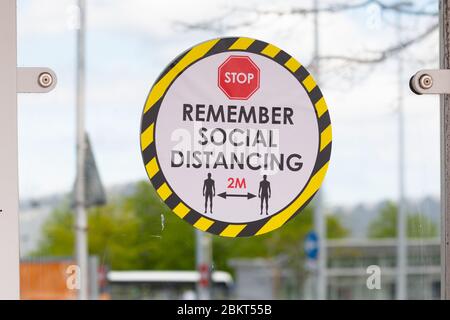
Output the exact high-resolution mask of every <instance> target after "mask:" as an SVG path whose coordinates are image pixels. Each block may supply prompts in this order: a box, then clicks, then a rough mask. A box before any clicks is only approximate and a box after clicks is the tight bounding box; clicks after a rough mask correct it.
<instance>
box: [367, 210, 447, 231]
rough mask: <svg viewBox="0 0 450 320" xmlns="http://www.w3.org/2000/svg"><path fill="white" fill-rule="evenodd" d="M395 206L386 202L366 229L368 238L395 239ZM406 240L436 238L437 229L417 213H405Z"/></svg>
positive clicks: (429, 220)
mask: <svg viewBox="0 0 450 320" xmlns="http://www.w3.org/2000/svg"><path fill="white" fill-rule="evenodd" d="M397 210H398V209H397V205H396V204H395V203H393V202H388V203H387V204H386V206H385V207H384V208H383V209H382V210H381V212H380V214H379V215H378V217H377V218H375V219H374V220H373V221H372V222H371V223H370V224H369V228H368V235H369V238H395V237H396V236H397ZM407 235H408V238H432V237H437V236H438V228H437V226H436V224H435V223H433V221H431V219H430V218H428V217H426V216H424V215H421V214H419V213H407Z"/></svg>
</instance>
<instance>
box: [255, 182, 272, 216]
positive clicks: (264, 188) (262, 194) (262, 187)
mask: <svg viewBox="0 0 450 320" xmlns="http://www.w3.org/2000/svg"><path fill="white" fill-rule="evenodd" d="M271 196H272V190H271V189H270V182H269V181H267V175H264V176H263V180H262V181H261V182H260V183H259V191H258V198H261V214H263V204H264V202H265V203H266V215H268V214H269V198H270V197H271Z"/></svg>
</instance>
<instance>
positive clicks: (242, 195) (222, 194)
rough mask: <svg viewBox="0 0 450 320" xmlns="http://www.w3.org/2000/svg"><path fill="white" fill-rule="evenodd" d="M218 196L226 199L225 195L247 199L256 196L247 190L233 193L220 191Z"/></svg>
mask: <svg viewBox="0 0 450 320" xmlns="http://www.w3.org/2000/svg"><path fill="white" fill-rule="evenodd" d="M218 196H219V197H221V198H224V199H226V198H227V197H236V198H247V200H248V199H251V198H254V197H256V196H255V195H254V194H253V193H250V192H247V194H233V193H226V192H222V193H219V194H218Z"/></svg>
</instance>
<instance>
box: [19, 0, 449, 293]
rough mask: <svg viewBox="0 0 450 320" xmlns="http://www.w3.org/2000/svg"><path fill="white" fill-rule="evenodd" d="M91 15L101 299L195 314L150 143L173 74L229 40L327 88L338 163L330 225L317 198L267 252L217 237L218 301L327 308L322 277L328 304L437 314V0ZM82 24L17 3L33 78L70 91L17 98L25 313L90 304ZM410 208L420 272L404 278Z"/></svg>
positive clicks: (71, 13) (187, 229) (94, 230)
mask: <svg viewBox="0 0 450 320" xmlns="http://www.w3.org/2000/svg"><path fill="white" fill-rule="evenodd" d="M86 2H87V5H86V30H85V34H86V56H85V59H86V97H85V98H86V99H85V102H86V115H85V119H86V128H87V132H88V135H89V141H90V148H91V151H92V155H93V156H92V158H91V157H88V163H89V164H88V170H87V172H88V173H87V175H86V178H87V180H86V182H87V184H88V186H89V190H91V191H92V192H89V194H88V199H89V200H90V202H91V204H92V206H90V208H89V209H88V239H89V240H88V241H89V255H90V259H89V268H88V270H89V298H90V299H180V298H184V299H195V298H196V297H197V291H196V288H197V279H198V278H199V277H200V276H199V273H198V272H197V271H196V262H195V261H196V255H195V254H196V251H195V239H196V238H195V231H194V228H192V227H191V226H190V225H189V224H187V223H185V222H183V221H181V220H180V219H179V218H178V217H177V216H176V215H174V214H173V213H171V212H170V210H169V209H168V208H167V207H166V206H165V205H164V203H162V202H161V201H160V200H159V198H158V196H157V194H156V192H155V191H154V189H153V187H151V185H150V183H149V182H148V178H147V176H146V172H145V169H144V166H143V164H142V160H141V155H140V150H139V136H138V135H139V126H140V118H141V113H142V108H143V105H144V102H145V100H146V98H147V95H148V92H149V90H150V88H151V85H152V83H153V82H154V81H155V80H156V79H157V77H158V75H159V74H160V72H161V71H162V70H163V69H164V68H165V67H166V66H167V65H168V64H169V63H170V62H171V60H172V59H174V58H175V57H176V56H178V55H179V54H180V53H181V52H183V51H184V50H186V49H187V48H189V47H191V46H193V45H195V44H197V43H199V42H202V41H205V40H207V39H211V38H216V37H223V36H249V37H252V38H257V39H261V40H263V41H266V42H269V43H273V44H274V45H276V46H278V47H280V48H282V49H283V50H285V51H286V52H288V53H289V54H290V55H292V56H293V57H295V58H297V59H298V60H299V61H300V62H301V63H302V64H303V66H305V67H306V68H307V69H308V70H309V71H310V72H311V73H312V75H313V76H314V77H315V78H316V81H317V83H318V84H319V85H320V87H321V90H322V91H323V94H324V97H325V99H326V101H327V104H328V107H329V112H330V116H331V121H332V125H333V151H332V156H331V162H330V166H329V171H328V174H327V177H326V179H325V185H324V186H323V188H322V189H321V192H320V196H321V197H320V198H321V204H322V205H321V207H322V209H323V210H317V208H320V207H319V206H318V201H317V197H316V199H315V200H314V201H312V202H311V203H310V204H309V205H308V206H307V207H306V208H305V209H304V210H303V212H302V213H300V214H299V215H298V216H297V217H296V218H295V219H293V220H292V221H290V222H288V223H287V224H286V225H285V226H283V227H282V228H280V229H278V230H275V231H273V232H271V233H268V234H266V235H263V236H258V237H252V238H238V239H229V238H221V237H218V236H212V241H213V246H212V247H213V259H212V261H213V263H212V271H213V276H212V285H211V288H210V289H211V290H210V293H211V297H212V298H220V299H222V298H224V299H237V298H239V299H250V298H257V299H258V298H260V299H317V298H320V297H321V296H320V290H319V289H318V283H320V282H319V281H318V277H319V276H323V277H324V279H325V286H326V287H325V291H324V292H325V296H322V298H326V299H396V298H402V297H403V298H407V299H438V298H439V295H440V269H439V266H440V238H439V231H440V226H439V224H440V213H439V188H440V181H439V179H440V176H439V172H440V171H439V167H440V163H439V159H440V155H439V152H440V151H439V133H440V131H439V127H440V124H439V106H438V105H439V104H438V98H437V97H436V96H420V97H419V96H416V95H414V94H412V93H411V91H410V89H409V87H408V81H409V77H410V76H411V75H413V74H414V73H415V72H416V71H418V70H420V69H433V68H437V67H438V48H439V42H438V1H437V0H432V1H423V0H420V1H419V0H416V1H393V0H392V1H386V4H385V5H384V6H382V5H381V3H380V2H377V1H374V2H371V1H356V0H352V1H341V0H318V1H317V7H316V8H318V10H316V9H314V8H315V7H314V1H301V2H299V1H289V0H279V1H276V2H274V1H269V0H263V1H261V0H257V1H256V0H252V1H246V2H243V1H237V0H227V1H223V0H220V1H206V0H195V1H182V0H177V1H175V0H170V1H169V0H167V1H119V0H113V1H112V0H108V1H106V0H92V1H86ZM78 14H79V8H78V6H77V1H74V0H61V1H50V0H48V1H47V0H33V1H31V0H18V63H19V65H21V66H22V65H23V66H36V65H38V66H48V67H51V68H52V69H53V70H55V72H56V74H57V75H58V86H57V89H55V90H54V91H53V92H51V93H49V94H46V95H39V96H37V95H21V96H20V98H19V108H18V112H19V165H20V166H19V170H20V195H21V198H20V246H21V297H22V298H23V299H55V298H57V299H75V298H76V297H77V292H78V290H77V288H78V286H79V278H78V277H77V275H78V273H77V271H78V269H77V265H76V262H75V258H74V257H75V256H74V248H75V229H74V219H75V218H74V217H75V214H74V198H73V193H72V191H73V188H74V181H75V174H76V172H75V169H76V136H75V133H76V127H75V119H76V118H75V115H76V96H77V91H76V74H77V65H76V61H77V60H76V55H77V51H76V49H77V43H76V32H77V28H78V25H79V24H78ZM315 19H318V25H317V28H316V27H315ZM402 150H403V152H402ZM94 164H95V166H94ZM97 171H98V173H97ZM99 183H101V184H99ZM100 186H103V187H104V190H105V192H106V197H107V202H106V204H102V192H101V187H100ZM402 190H403V191H402ZM399 207H400V208H402V210H400V211H401V212H403V215H404V217H405V232H406V235H407V241H406V246H405V249H404V251H403V252H405V256H406V258H407V259H406V267H405V268H404V269H399V268H397V265H398V261H399V259H398V258H399V252H400V253H401V252H402V251H401V250H399V249H398V248H399V247H398V244H399V241H398V238H397V236H398V234H399V233H398V232H397V230H398V228H397V225H398V224H397V218H398V211H399V209H398V208H399ZM321 212H322V214H323V215H324V219H325V220H326V227H327V228H326V229H327V231H326V235H327V239H326V241H325V248H326V250H325V251H322V252H320V253H319V255H322V256H323V257H324V259H325V261H326V263H325V265H326V268H325V270H322V271H319V268H318V264H317V261H316V260H315V259H309V258H308V257H307V256H306V254H305V250H304V247H305V239H306V236H307V234H308V232H310V231H312V230H314V220H315V219H314V216H315V215H316V217H317V215H319V216H320V213H321ZM319 236H320V235H319ZM399 270H401V271H400V275H404V276H405V277H404V279H406V281H405V290H406V292H405V295H403V296H402V294H401V292H402V291H401V290H398V288H400V287H399V283H402V282H401V281H400V280H399V279H401V277H400V276H399ZM378 280H379V282H378ZM399 281H400V282H399Z"/></svg>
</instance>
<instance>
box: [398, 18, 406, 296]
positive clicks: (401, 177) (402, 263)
mask: <svg viewBox="0 0 450 320" xmlns="http://www.w3.org/2000/svg"><path fill="white" fill-rule="evenodd" d="M397 16H398V21H397V28H396V29H397V30H396V31H397V41H398V43H402V41H403V40H402V25H401V24H402V19H401V18H402V13H401V12H400V11H399V12H398V13H397ZM397 81H398V82H397V86H398V88H397V90H398V93H397V94H398V96H397V99H398V100H397V103H398V106H397V107H398V188H399V197H398V217H397V286H396V297H397V299H398V300H405V299H406V298H407V264H408V262H407V261H408V255H407V250H408V248H407V239H406V237H407V234H406V221H407V217H406V208H405V135H404V110H403V86H404V82H403V56H402V53H401V51H400V52H399V53H398V65H397Z"/></svg>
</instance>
